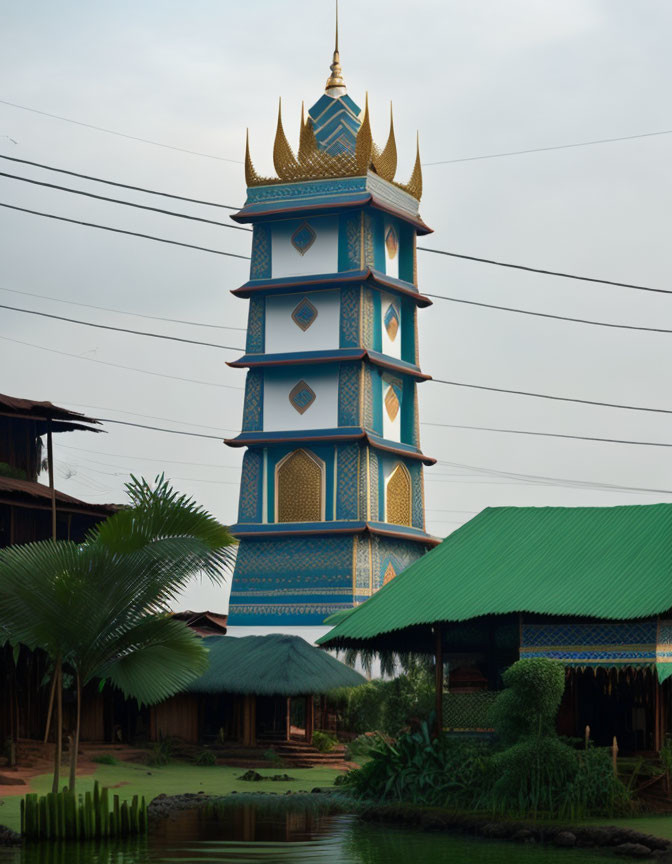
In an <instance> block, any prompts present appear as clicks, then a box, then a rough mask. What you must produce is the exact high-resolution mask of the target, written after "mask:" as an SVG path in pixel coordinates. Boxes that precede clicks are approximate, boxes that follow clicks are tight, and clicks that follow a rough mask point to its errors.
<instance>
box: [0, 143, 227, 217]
mask: <svg viewBox="0 0 672 864" xmlns="http://www.w3.org/2000/svg"><path fill="white" fill-rule="evenodd" d="M0 159H7V160H8V161H10V162H18V163H20V164H21V165H32V166H33V167H34V168H43V169H44V170H45V171H54V172H55V173H57V174H67V175H68V176H69V177H80V178H81V179H82V180H92V181H93V182H94V183H104V184H105V185H106V186H117V187H119V188H120V189H130V190H131V191H132V192H144V193H145V194H147V195H159V196H160V197H161V198H174V199H175V200H176V201H186V202H188V203H189V204H204V205H205V206H206V207H221V208H222V209H224V210H240V207H232V206H231V205H230V204H218V203H217V202H216V201H203V200H202V199H200V198H187V197H185V196H184V195H172V194H171V193H169V192H157V190H156V189H147V188H146V187H145V186H130V185H129V184H128V183H118V182H117V181H116V180H104V179H103V178H102V177H94V176H92V175H90V174H80V173H79V172H78V171H68V170H66V169H65V168H55V167H54V166H53V165H45V164H44V163H43V162H31V161H30V160H29V159H17V158H16V157H15V156H5V155H4V154H3V153H0Z"/></svg>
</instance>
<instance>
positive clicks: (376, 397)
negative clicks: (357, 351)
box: [371, 369, 384, 438]
mask: <svg viewBox="0 0 672 864" xmlns="http://www.w3.org/2000/svg"><path fill="white" fill-rule="evenodd" d="M371 387H372V390H373V392H372V399H373V428H374V431H375V432H376V433H377V434H378V435H379V436H380V437H381V438H382V436H383V428H384V427H383V374H382V372H381V370H380V369H372V370H371Z"/></svg>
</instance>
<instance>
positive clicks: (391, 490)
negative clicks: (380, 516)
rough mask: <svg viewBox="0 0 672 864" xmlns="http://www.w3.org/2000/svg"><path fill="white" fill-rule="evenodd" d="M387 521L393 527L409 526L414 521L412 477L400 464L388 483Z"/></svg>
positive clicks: (386, 497) (386, 499) (386, 498)
mask: <svg viewBox="0 0 672 864" xmlns="http://www.w3.org/2000/svg"><path fill="white" fill-rule="evenodd" d="M385 521H386V522H391V523H392V524H393V525H408V526H409V527H411V525H412V522H413V519H412V512H411V475H410V474H409V473H408V469H407V468H406V466H405V465H402V464H401V463H399V464H398V465H397V467H396V468H395V469H394V471H393V472H392V473H391V474H390V477H389V479H388V481H387V493H386V496H385Z"/></svg>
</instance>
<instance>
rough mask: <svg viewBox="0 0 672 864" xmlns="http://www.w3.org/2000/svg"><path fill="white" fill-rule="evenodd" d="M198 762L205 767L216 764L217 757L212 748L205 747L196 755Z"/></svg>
mask: <svg viewBox="0 0 672 864" xmlns="http://www.w3.org/2000/svg"><path fill="white" fill-rule="evenodd" d="M196 764H197V765H200V766H202V767H203V768H205V767H207V766H209V765H216V764H217V758H216V757H215V754H214V753H213V752H212V750H208V748H207V747H204V748H203V750H201V752H200V753H199V754H198V756H197V757H196Z"/></svg>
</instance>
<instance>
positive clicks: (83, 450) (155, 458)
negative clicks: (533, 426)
mask: <svg viewBox="0 0 672 864" xmlns="http://www.w3.org/2000/svg"><path fill="white" fill-rule="evenodd" d="M58 446H59V448H63V449H65V450H76V451H77V452H78V453H93V454H94V455H95V456H111V457H113V458H115V459H138V460H140V461H141V462H165V463H166V464H168V465H189V466H191V467H199V468H218V469H219V468H226V469H230V470H240V464H238V465H216V464H215V463H213V462H185V461H183V460H181V459H162V458H161V457H160V456H135V455H131V454H130V453H107V452H102V453H101V451H100V450H92V449H91V448H87V447H72V446H70V445H69V444H61V443H60V442H59V445H58ZM81 458H83V459H86V460H87V461H88V462H95V463H96V464H97V465H107V466H108V467H110V468H118V467H121V466H118V465H114V464H113V463H111V462H98V461H97V460H95V459H90V458H89V457H86V456H84V457H81ZM469 512H471V511H469Z"/></svg>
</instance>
